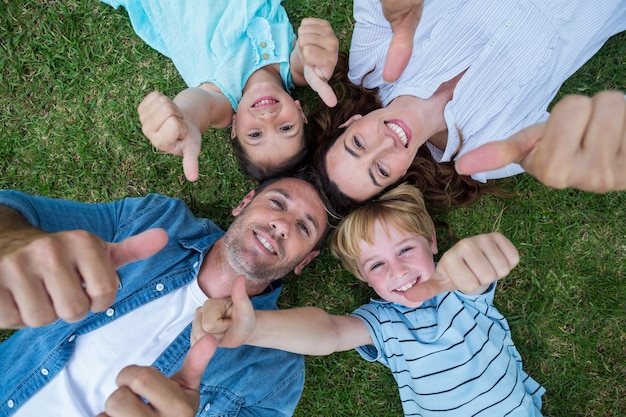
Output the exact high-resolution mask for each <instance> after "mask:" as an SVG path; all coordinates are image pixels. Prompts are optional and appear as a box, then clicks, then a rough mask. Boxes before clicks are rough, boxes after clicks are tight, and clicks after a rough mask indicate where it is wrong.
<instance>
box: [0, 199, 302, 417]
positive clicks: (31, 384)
mask: <svg viewBox="0 0 626 417" xmlns="http://www.w3.org/2000/svg"><path fill="white" fill-rule="evenodd" d="M0 204H3V205H6V206H9V207H11V208H13V209H15V210H17V211H18V212H20V213H21V214H22V215H23V216H24V217H25V218H26V219H27V220H28V221H29V222H30V223H31V224H33V225H34V226H37V227H40V228H42V229H44V230H47V231H50V232H56V231H63V230H74V229H84V230H88V231H90V232H92V233H94V234H96V235H98V236H100V237H101V238H102V239H104V240H106V241H110V242H119V241H122V240H124V239H125V238H127V237H129V236H133V235H135V234H137V233H140V232H142V231H144V230H147V229H150V228H154V227H162V228H164V229H165V230H166V231H167V232H168V235H169V237H170V240H169V242H168V244H167V246H166V247H165V248H164V249H163V250H162V251H161V252H159V254H158V255H156V256H153V257H151V258H148V259H145V260H142V261H138V262H135V263H131V264H129V265H126V266H124V267H122V268H120V269H119V270H118V275H119V277H120V289H119V292H118V295H117V298H116V301H115V303H114V304H113V305H112V306H111V308H109V309H108V310H107V311H105V312H102V313H95V314H94V313H90V314H89V315H88V316H87V317H86V318H85V319H84V320H82V321H80V322H78V323H71V324H69V323H66V322H64V321H62V320H58V321H56V322H55V323H52V324H50V325H48V326H44V327H41V328H36V329H23V330H20V331H18V332H16V333H15V334H14V335H13V336H11V337H10V338H9V339H8V340H7V341H5V342H3V343H2V344H0V375H2V384H0V416H8V415H11V413H12V412H13V411H15V410H16V409H17V408H18V407H19V406H20V405H21V404H23V403H24V402H26V401H27V400H28V399H29V398H30V397H31V396H32V395H33V394H34V393H35V392H37V390H38V389H40V388H41V387H43V386H44V385H45V384H46V383H47V382H48V381H50V380H51V379H52V378H53V377H54V376H55V375H56V374H57V373H58V372H59V370H61V369H63V367H64V366H65V365H66V364H67V362H68V361H69V359H70V357H71V356H72V352H73V346H74V344H73V342H74V340H75V338H76V337H80V335H82V334H85V333H87V332H90V331H92V330H94V329H97V328H98V327H100V326H103V325H105V324H107V323H109V322H110V321H112V320H115V319H116V318H117V317H120V316H122V315H124V314H132V311H133V310H134V309H136V308H137V307H139V306H141V305H143V304H145V303H148V302H150V301H151V300H154V299H156V298H158V297H161V296H163V295H165V294H167V293H169V292H170V291H172V290H174V289H176V288H179V287H181V286H182V285H184V284H186V283H188V282H190V281H191V280H193V279H195V278H196V275H197V273H198V270H199V268H200V265H201V263H202V261H203V259H204V256H205V255H206V254H207V252H208V251H209V250H210V249H211V247H212V245H213V243H214V242H215V241H216V240H217V239H218V238H220V237H221V236H222V235H223V234H224V232H223V231H222V230H221V229H220V228H219V227H218V226H217V225H215V224H214V223H213V222H211V221H210V220H207V219H199V218H196V217H195V216H194V215H193V214H192V213H191V211H189V209H188V208H187V207H186V205H185V204H184V203H183V202H182V201H181V200H178V199H173V198H169V197H165V196H162V195H156V194H151V195H148V196H146V197H143V198H127V199H124V200H120V201H116V202H113V203H103V204H86V203H76V202H69V201H62V200H53V199H49V198H45V197H35V196H30V195H27V194H23V193H20V192H17V191H0ZM281 289H282V283H281V282H277V283H276V284H275V285H274V286H273V287H271V288H269V289H268V290H267V291H266V292H265V293H263V294H261V295H259V296H256V297H253V298H252V303H253V305H254V307H255V308H256V309H263V310H270V309H276V308H277V307H276V300H277V298H278V296H279V295H280V291H281ZM137 320H141V317H137ZM190 331H191V324H190V325H189V326H187V328H186V329H185V330H184V331H183V332H182V333H181V334H180V335H179V336H178V337H177V338H176V340H174V341H173V342H172V343H171V344H170V346H169V347H168V348H167V349H166V350H165V351H164V352H163V353H162V354H161V355H160V357H159V358H157V360H156V361H155V362H154V364H153V365H154V366H155V367H156V368H158V369H159V370H161V371H162V372H163V373H164V374H166V375H171V374H172V373H174V372H175V371H176V370H177V369H178V368H179V367H180V366H181V365H182V362H183V360H184V358H185V356H186V354H187V351H188V349H189V333H190ZM103 343H106V341H103ZM303 386H304V361H303V358H302V356H300V355H294V354H291V353H286V352H282V351H277V350H273V349H263V348H256V347H250V346H242V347H240V348H237V349H221V348H220V349H218V351H217V352H216V354H215V356H214V357H213V359H212V360H211V363H210V364H209V366H208V367H207V369H206V371H205V373H204V376H203V379H202V383H201V387H200V394H201V399H200V409H199V411H198V414H197V415H198V416H280V415H292V414H293V411H294V409H295V407H296V404H297V402H298V400H299V398H300V395H301V393H302V388H303ZM60 411H62V410H60Z"/></svg>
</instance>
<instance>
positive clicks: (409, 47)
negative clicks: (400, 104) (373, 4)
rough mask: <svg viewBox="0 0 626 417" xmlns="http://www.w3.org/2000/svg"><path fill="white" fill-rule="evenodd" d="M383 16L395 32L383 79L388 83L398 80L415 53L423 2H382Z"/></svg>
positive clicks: (393, 0)
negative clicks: (416, 33) (414, 46)
mask: <svg viewBox="0 0 626 417" xmlns="http://www.w3.org/2000/svg"><path fill="white" fill-rule="evenodd" d="M380 2H381V3H382V6H383V14H384V15H385V18H386V19H387V21H389V24H390V25H391V30H393V37H392V38H391V44H390V45H389V51H388V52H387V58H386V60H385V68H384V69H383V79H384V80H385V81H387V82H388V83H391V82H394V81H395V80H397V79H398V78H399V77H400V75H401V74H402V71H404V69H405V68H406V66H407V64H408V63H409V59H410V58H411V53H412V52H413V37H414V36H415V29H417V25H418V24H419V21H420V19H421V18H422V10H423V9H424V1H423V0H380Z"/></svg>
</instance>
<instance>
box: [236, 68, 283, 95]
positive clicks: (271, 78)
mask: <svg viewBox="0 0 626 417" xmlns="http://www.w3.org/2000/svg"><path fill="white" fill-rule="evenodd" d="M262 82H267V83H272V84H276V85H277V86H280V88H284V86H283V79H282V78H281V76H280V66H279V64H272V65H266V66H264V67H262V68H259V69H258V70H256V71H254V72H253V73H252V75H250V77H248V80H247V81H246V85H245V86H244V87H243V92H242V93H245V92H246V90H247V89H248V88H250V86H252V85H254V84H256V83H262Z"/></svg>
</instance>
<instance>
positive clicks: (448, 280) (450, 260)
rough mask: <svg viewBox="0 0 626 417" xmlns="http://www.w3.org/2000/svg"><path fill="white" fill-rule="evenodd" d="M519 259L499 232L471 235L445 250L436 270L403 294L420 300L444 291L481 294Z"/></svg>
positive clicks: (414, 299) (510, 244) (506, 272)
mask: <svg viewBox="0 0 626 417" xmlns="http://www.w3.org/2000/svg"><path fill="white" fill-rule="evenodd" d="M518 262H519V253H518V252H517V249H516V248H515V246H513V244H512V243H511V241H509V240H508V239H507V238H506V237H504V236H503V235H501V234H500V233H489V234H484V235H477V236H472V237H470V238H467V239H463V240H461V241H459V242H458V243H457V244H456V245H454V246H453V247H452V248H451V249H450V250H448V251H447V252H446V253H444V254H443V256H442V257H441V260H440V261H439V263H438V264H437V269H435V273H434V274H433V275H432V276H431V277H430V278H429V279H428V280H427V281H424V282H422V283H419V284H417V285H415V286H413V288H411V289H409V290H408V291H407V292H406V297H407V298H408V299H409V300H411V301H422V302H423V301H426V300H428V299H430V298H432V297H434V296H435V295H437V294H441V293H443V292H447V291H455V290H459V291H461V292H463V293H465V294H481V293H483V292H484V291H485V290H486V289H487V288H488V287H489V285H490V284H491V283H492V282H494V281H496V280H498V279H500V278H502V277H504V276H506V275H507V274H508V273H509V272H510V271H511V269H513V268H514V267H515V266H516V265H517V263H518Z"/></svg>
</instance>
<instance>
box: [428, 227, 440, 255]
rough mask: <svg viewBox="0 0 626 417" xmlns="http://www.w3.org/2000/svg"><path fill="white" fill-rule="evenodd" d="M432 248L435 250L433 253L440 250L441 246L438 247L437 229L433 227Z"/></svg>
mask: <svg viewBox="0 0 626 417" xmlns="http://www.w3.org/2000/svg"><path fill="white" fill-rule="evenodd" d="M430 249H431V250H432V252H433V255H434V254H436V253H437V252H439V248H438V247H437V233H435V229H433V235H432V237H431V241H430Z"/></svg>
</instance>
